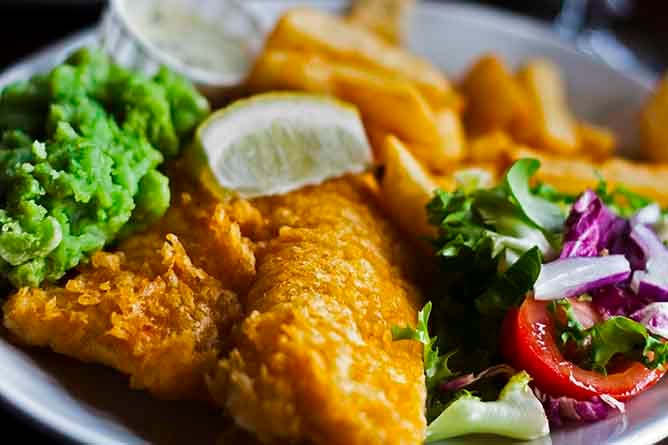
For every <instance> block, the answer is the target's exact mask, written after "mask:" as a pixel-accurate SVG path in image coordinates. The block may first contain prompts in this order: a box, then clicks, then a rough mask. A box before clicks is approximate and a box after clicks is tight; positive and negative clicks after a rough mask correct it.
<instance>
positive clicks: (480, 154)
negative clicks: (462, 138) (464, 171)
mask: <svg viewBox="0 0 668 445" xmlns="http://www.w3.org/2000/svg"><path fill="white" fill-rule="evenodd" d="M516 148H517V144H516V143H515V142H514V141H513V139H512V138H511V137H510V135H508V133H506V132H505V131H503V130H493V131H490V132H488V133H484V134H481V135H479V136H476V137H473V138H471V139H470V141H469V146H468V151H469V159H471V161H474V162H506V161H507V160H508V158H509V155H510V153H511V152H512V151H513V150H515V149H516Z"/></svg>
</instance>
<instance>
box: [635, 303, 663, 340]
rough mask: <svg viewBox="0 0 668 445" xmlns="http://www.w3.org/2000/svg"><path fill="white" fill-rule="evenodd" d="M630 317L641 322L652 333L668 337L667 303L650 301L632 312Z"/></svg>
mask: <svg viewBox="0 0 668 445" xmlns="http://www.w3.org/2000/svg"><path fill="white" fill-rule="evenodd" d="M630 317H631V318H632V319H633V320H635V321H637V322H639V323H642V325H643V326H645V327H646V328H647V330H648V331H650V332H651V333H652V334H656V335H660V336H661V337H663V338H668V303H666V302H660V303H651V304H649V305H647V306H645V307H643V308H641V309H638V310H637V311H635V312H633V313H632V314H631V316H630Z"/></svg>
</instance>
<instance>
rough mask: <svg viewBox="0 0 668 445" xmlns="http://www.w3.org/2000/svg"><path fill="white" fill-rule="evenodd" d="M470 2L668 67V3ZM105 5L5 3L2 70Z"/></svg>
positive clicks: (65, 0)
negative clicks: (531, 18)
mask: <svg viewBox="0 0 668 445" xmlns="http://www.w3.org/2000/svg"><path fill="white" fill-rule="evenodd" d="M274 1H275V0H274ZM432 1H434V0H432ZM441 1H447V0H441ZM460 1H465V0H460ZM314 2H315V3H317V2H318V0H314ZM469 2H470V3H481V4H485V5H489V6H492V7H495V8H499V9H504V10H508V11H512V12H516V13H518V14H524V15H528V16H531V17H534V18H536V19H539V20H542V21H544V22H545V23H546V24H547V25H548V26H552V27H553V28H554V29H555V30H556V31H557V32H558V33H559V34H560V35H561V36H562V37H563V38H566V39H570V40H572V41H574V42H575V43H576V44H577V46H578V47H579V48H580V49H581V50H583V51H587V52H591V53H593V54H595V55H597V56H599V57H601V58H602V59H604V60H605V61H606V62H607V63H609V64H611V65H613V66H615V67H618V68H621V69H630V70H645V71H650V72H654V73H658V72H661V71H664V70H665V69H666V68H667V67H668V45H666V42H668V26H666V17H668V1H665V0H469ZM105 3H106V2H105V1H102V0H0V18H1V23H2V26H0V41H2V42H3V44H2V45H0V70H2V69H3V68H5V67H7V66H8V65H9V64H11V63H12V62H14V61H16V60H17V59H19V58H21V57H23V56H25V55H27V54H30V53H31V52H33V51H35V50H36V49H38V48H40V47H42V46H44V45H47V44H49V43H52V42H54V41H55V40H57V39H59V38H62V37H65V36H67V35H68V34H71V33H72V32H75V31H77V30H79V29H82V28H85V27H89V26H93V25H94V24H95V23H96V22H97V20H98V19H99V17H100V14H101V13H102V11H103V9H104V6H105Z"/></svg>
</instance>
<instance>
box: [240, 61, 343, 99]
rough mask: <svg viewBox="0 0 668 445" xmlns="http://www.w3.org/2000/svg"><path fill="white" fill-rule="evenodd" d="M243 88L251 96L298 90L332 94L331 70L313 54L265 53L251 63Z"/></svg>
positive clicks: (333, 89) (333, 82) (332, 76)
mask: <svg viewBox="0 0 668 445" xmlns="http://www.w3.org/2000/svg"><path fill="white" fill-rule="evenodd" d="M246 85H247V86H248V88H249V89H250V90H251V91H252V92H264V91H270V90H276V89H281V90H300V91H310V92H315V93H325V94H334V93H335V92H336V81H335V77H334V69H333V67H332V66H331V65H330V64H328V63H327V62H325V61H324V60H323V59H322V58H320V57H318V56H317V55H313V54H305V53H299V52H295V51H265V52H264V53H262V54H261V55H260V57H258V59H257V60H256V61H255V65H254V66H253V69H252V70H251V72H250V74H249V76H248V78H247V79H246Z"/></svg>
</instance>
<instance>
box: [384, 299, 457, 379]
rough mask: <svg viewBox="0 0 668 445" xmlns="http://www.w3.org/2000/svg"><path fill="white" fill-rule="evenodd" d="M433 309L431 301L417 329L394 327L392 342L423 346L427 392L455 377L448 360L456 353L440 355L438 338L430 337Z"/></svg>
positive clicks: (420, 315) (426, 305) (425, 307)
mask: <svg viewBox="0 0 668 445" xmlns="http://www.w3.org/2000/svg"><path fill="white" fill-rule="evenodd" d="M431 308H432V305H431V301H430V302H428V303H427V304H425V305H424V307H423V308H422V310H421V311H420V312H418V322H417V326H416V327H415V328H411V327H408V326H404V327H398V326H392V340H395V341H396V340H416V341H419V342H420V343H422V344H423V346H424V351H423V360H424V374H425V377H426V384H427V391H431V390H433V389H435V388H436V387H437V385H438V384H439V383H441V382H442V381H444V380H446V379H448V378H450V377H452V376H453V375H455V374H454V373H453V372H452V371H451V370H450V369H449V368H448V359H449V358H450V357H451V356H452V355H453V354H454V351H452V352H449V353H447V354H444V355H439V351H438V346H437V341H438V338H437V337H431V336H430V335H429V316H430V314H431Z"/></svg>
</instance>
